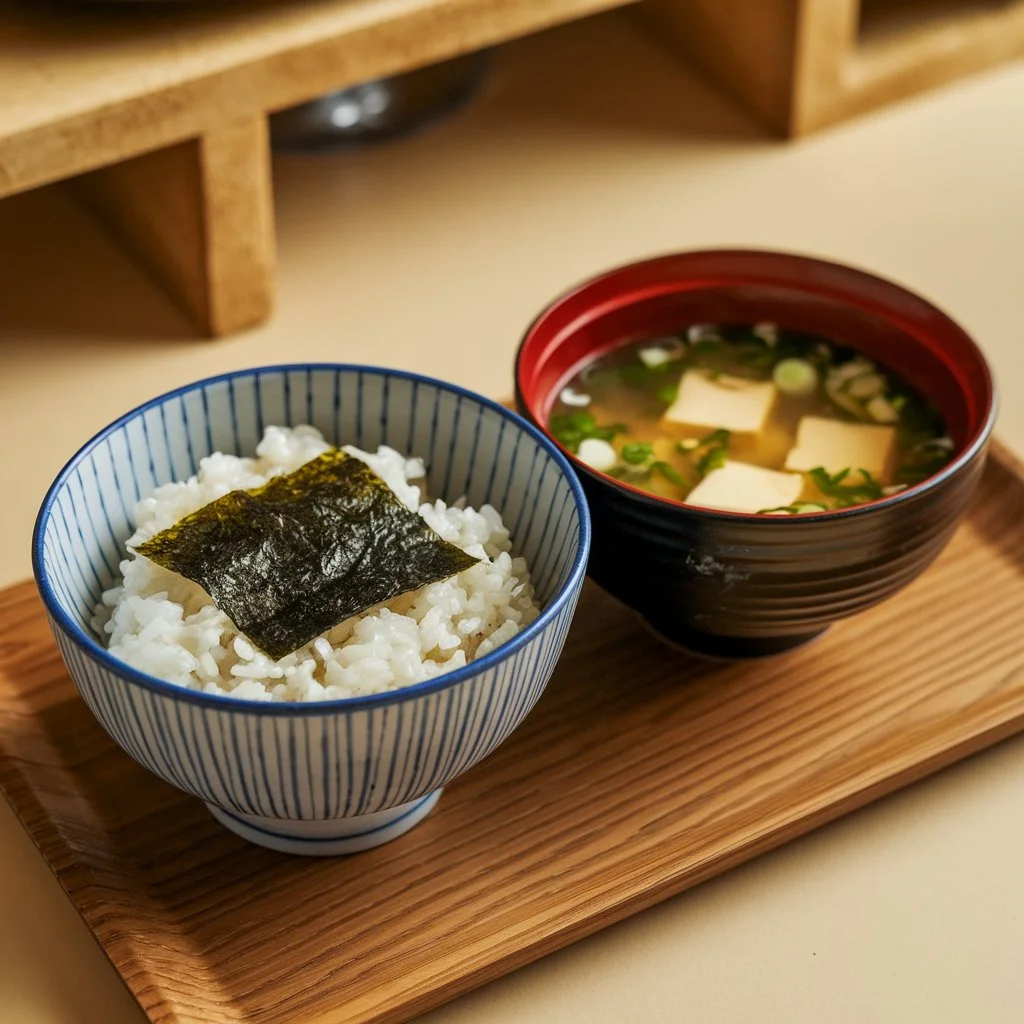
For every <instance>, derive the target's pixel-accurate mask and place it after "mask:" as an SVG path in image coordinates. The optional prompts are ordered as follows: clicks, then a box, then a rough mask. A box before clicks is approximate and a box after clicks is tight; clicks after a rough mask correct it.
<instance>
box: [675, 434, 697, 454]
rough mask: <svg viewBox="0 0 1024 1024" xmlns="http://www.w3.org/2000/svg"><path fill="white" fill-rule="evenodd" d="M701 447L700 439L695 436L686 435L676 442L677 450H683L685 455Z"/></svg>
mask: <svg viewBox="0 0 1024 1024" xmlns="http://www.w3.org/2000/svg"><path fill="white" fill-rule="evenodd" d="M699 447H700V441H699V440H698V439H697V438H695V437H684V438H683V439H682V441H677V442H676V450H677V451H680V452H682V453H683V454H684V455H685V454H686V453H687V452H692V451H693V450H694V449H695V448H699Z"/></svg>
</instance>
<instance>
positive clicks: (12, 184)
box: [0, 0, 629, 196]
mask: <svg viewBox="0 0 1024 1024" xmlns="http://www.w3.org/2000/svg"><path fill="white" fill-rule="evenodd" d="M626 2H629V0H516V2H515V3H509V2H507V0H298V2H291V3H277V2H246V3H228V4H224V3H188V4H109V3H108V4H78V5H65V6H63V7H62V6H57V5H54V4H50V3H26V2H25V0H0V69H2V70H0V74H2V80H3V89H4V91H3V103H0V196H4V195H7V194H10V193H14V192H20V191H23V190H25V189H28V188H33V187H35V186H36V185H41V184H44V183H46V182H49V181H58V180H61V179H63V178H67V177H70V176H71V175H73V174H79V173H82V172H84V171H88V170H92V169H94V168H97V167H103V166H106V165H108V164H112V163H116V162H119V161H121V160H126V159H128V158H130V157H133V156H137V155H139V154H140V153H146V152H150V151H151V150H154V149H160V148H163V147H165V146H169V145H172V144H174V143H177V142H183V141H185V140H186V139H194V138H197V137H198V136H200V135H204V134H205V133H206V132H208V131H211V130H215V129H218V128H220V127H221V126H223V125H224V124H225V123H229V122H232V121H236V120H244V119H246V118H250V117H260V116H264V115H265V114H267V113H268V112H270V111H274V110H279V109H282V108H284V107H288V106H292V105H294V104H296V103H302V102H304V101H306V100H310V99H313V98H314V97H316V96H319V95H321V94H323V93H326V92H330V91H331V90H333V89H341V88H344V87H345V86H348V85H353V84H354V83H356V82H363V81H366V80H368V79H372V78H378V77H382V76H386V75H394V74H398V73H400V72H402V71H409V70H411V69H412V68H416V67H422V66H424V65H427V64H432V63H435V62H437V61H441V60H445V59H447V58H449V57H455V56H458V55H459V54H462V53H468V52H471V51H473V50H478V49H481V48H483V47H487V46H493V45H495V44H497V43H501V42H504V41H506V40H508V39H514V38H517V37H518V36H522V35H526V34H527V33H530V32H536V31H539V30H540V29H543V28H547V27H549V26H552V25H558V24H561V23H563V22H567V21H572V20H573V19H575V18H582V17H584V16H586V15H588V14H594V13H596V12H597V11H600V10H605V9H608V8H611V7H618V6H621V5H622V4H623V3H626Z"/></svg>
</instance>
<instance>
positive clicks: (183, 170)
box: [71, 117, 274, 335]
mask: <svg viewBox="0 0 1024 1024" xmlns="http://www.w3.org/2000/svg"><path fill="white" fill-rule="evenodd" d="M71 184H72V185H73V186H74V189H75V192H76V193H77V194H78V195H79V197H80V198H81V199H82V200H83V201H84V202H86V204H87V205H88V206H90V207H91V208H92V209H93V210H95V211H96V213H97V214H98V215H99V216H100V218H101V219H102V220H103V221H104V222H105V223H106V225H107V226H108V227H109V228H110V230H111V231H112V233H113V234H115V235H116V236H117V238H118V239H119V240H120V241H121V242H122V243H123V244H124V245H125V247H126V248H127V249H128V250H129V251H130V252H132V253H133V254H134V255H135V256H136V257H137V258H138V259H139V261H140V262H141V263H142V264H143V266H145V267H146V268H147V269H149V270H150V272H151V273H152V274H153V275H154V276H155V277H156V278H157V279H158V280H160V281H162V282H164V284H165V285H166V287H167V289H168V290H169V291H170V292H171V294H172V295H174V296H175V297H176V298H177V299H178V301H179V302H180V303H181V304H182V305H183V306H184V307H185V309H186V311H187V312H188V313H189V314H190V315H191V316H192V318H193V319H194V321H195V322H196V323H197V324H199V325H200V326H201V327H202V329H203V330H204V331H206V332H207V333H209V334H213V335H221V334H230V333H231V332H232V331H237V330H240V329H242V328H244V327H250V326H252V325H253V324H258V323H260V322H261V321H262V320H264V319H266V317H267V316H268V315H269V313H270V310H271V305H272V294H273V265H274V225H273V220H274V209H273V197H272V195H271V187H270V162H269V149H268V144H267V121H266V118H265V117H257V118H250V119H248V120H245V121H240V122H236V123H233V124H230V125H226V126H225V127H223V128H219V129H217V130H216V131H212V132H208V133H207V134H206V135H201V136H200V137H199V138H198V139H193V140H191V141H189V142H180V143H178V145H176V146H170V147H168V148H167V149H161V150H157V151H156V152H155V153H147V154H145V155H144V156H137V157H134V158H133V159H131V160H126V161H124V162H123V163H120V164H114V165H113V166H112V167H107V168H104V169H103V170H99V171H93V172H92V173H91V174H86V175H84V176H82V177H81V178H77V179H74V180H73V181H72V182H71Z"/></svg>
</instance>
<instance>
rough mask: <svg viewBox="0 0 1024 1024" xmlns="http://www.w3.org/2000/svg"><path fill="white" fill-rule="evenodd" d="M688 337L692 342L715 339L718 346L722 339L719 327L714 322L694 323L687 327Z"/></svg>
mask: <svg viewBox="0 0 1024 1024" xmlns="http://www.w3.org/2000/svg"><path fill="white" fill-rule="evenodd" d="M686 337H687V340H688V341H689V342H690V343H691V344H698V343H700V342H704V341H713V342H714V343H715V345H716V346H717V345H718V342H719V341H721V338H720V337H719V334H718V328H717V327H716V326H715V325H714V324H692V325H691V326H690V327H688V328H687V329H686Z"/></svg>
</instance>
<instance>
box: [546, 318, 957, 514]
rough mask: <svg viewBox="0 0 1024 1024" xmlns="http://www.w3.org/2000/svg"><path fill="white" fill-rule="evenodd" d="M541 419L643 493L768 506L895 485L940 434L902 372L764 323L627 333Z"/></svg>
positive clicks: (919, 467)
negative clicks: (628, 338) (629, 337)
mask: <svg viewBox="0 0 1024 1024" xmlns="http://www.w3.org/2000/svg"><path fill="white" fill-rule="evenodd" d="M549 429H550V431H551V433H552V434H553V435H554V437H555V438H557V439H558V440H559V441H560V442H561V443H562V444H563V445H564V446H565V447H566V448H568V449H569V450H570V451H572V452H573V453H575V454H576V456H577V457H578V458H579V459H580V460H581V461H582V462H584V463H586V464H587V465H589V466H590V467H592V468H593V469H596V470H599V471H601V472H604V473H607V474H608V475H609V476H612V477H615V478H617V479H619V480H622V481H625V482H627V483H630V484H633V485H635V486H637V487H640V488H642V489H643V490H646V491H649V492H650V493H651V494H655V495H658V496H659V497H664V498H673V499H676V500H678V501H685V502H687V503H688V504H691V505H698V506H702V507H705V508H713V509H722V510H726V511H733V512H762V513H773V514H778V515H799V514H804V513H812V512H825V511H831V510H833V509H840V508H848V507H850V506H852V505H859V504H863V503H864V502H867V501H873V500H875V499H877V498H882V497H885V496H886V495H889V494H895V493H897V492H898V491H900V490H903V489H904V488H906V487H908V486H910V485H912V484H915V483H919V482H920V481H922V480H925V479H926V478H927V477H929V476H931V475H932V474H933V473H935V472H937V471H938V470H939V469H941V468H942V466H944V465H945V464H946V463H947V462H948V461H949V460H950V459H951V458H952V456H953V448H954V446H953V442H952V441H951V439H950V438H949V437H948V436H947V434H946V427H945V424H944V422H943V420H942V417H941V416H940V415H939V413H938V412H937V410H936V409H935V408H933V407H932V406H931V405H930V404H929V402H928V401H927V399H926V398H925V397H924V396H923V395H921V394H920V393H919V392H917V391H916V390H915V389H914V388H912V387H911V386H910V385H909V384H908V383H907V381H905V380H904V379H903V378H902V377H900V376H898V375H897V374H896V373H893V372H892V371H891V370H888V369H886V368H885V367H884V366H880V365H878V364H877V363H875V362H873V361H871V360H869V359H867V358H866V357H864V356H862V355H860V354H858V353H857V352H856V351H854V350H852V349H849V348H845V347H841V346H839V345H836V344H833V343H832V342H830V341H828V340H826V339H824V338H820V337H815V336H813V335H808V334H802V333H799V332H795V331H788V330H781V329H779V328H778V327H777V326H776V325H775V324H767V323H765V324H756V325H753V326H749V325H746V326H718V325H711V324H699V325H695V326H692V327H689V328H688V329H686V330H684V331H683V332H682V333H680V334H678V335H671V336H665V337H659V338H653V339H644V340H635V341H632V342H627V343H626V344H624V345H622V346H620V347H618V348H616V349H614V350H613V351H612V352H610V353H608V354H606V355H604V356H601V357H599V358H598V359H595V360H593V361H592V362H590V363H588V364H586V365H585V366H584V367H583V368H582V369H581V370H580V371H579V372H578V373H576V374H575V375H574V376H573V377H572V378H571V379H570V380H569V381H567V382H566V384H565V386H564V387H563V388H562V389H561V391H560V392H559V396H558V400H557V402H556V404H555V406H554V408H553V409H552V413H551V417H550V422H549Z"/></svg>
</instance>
